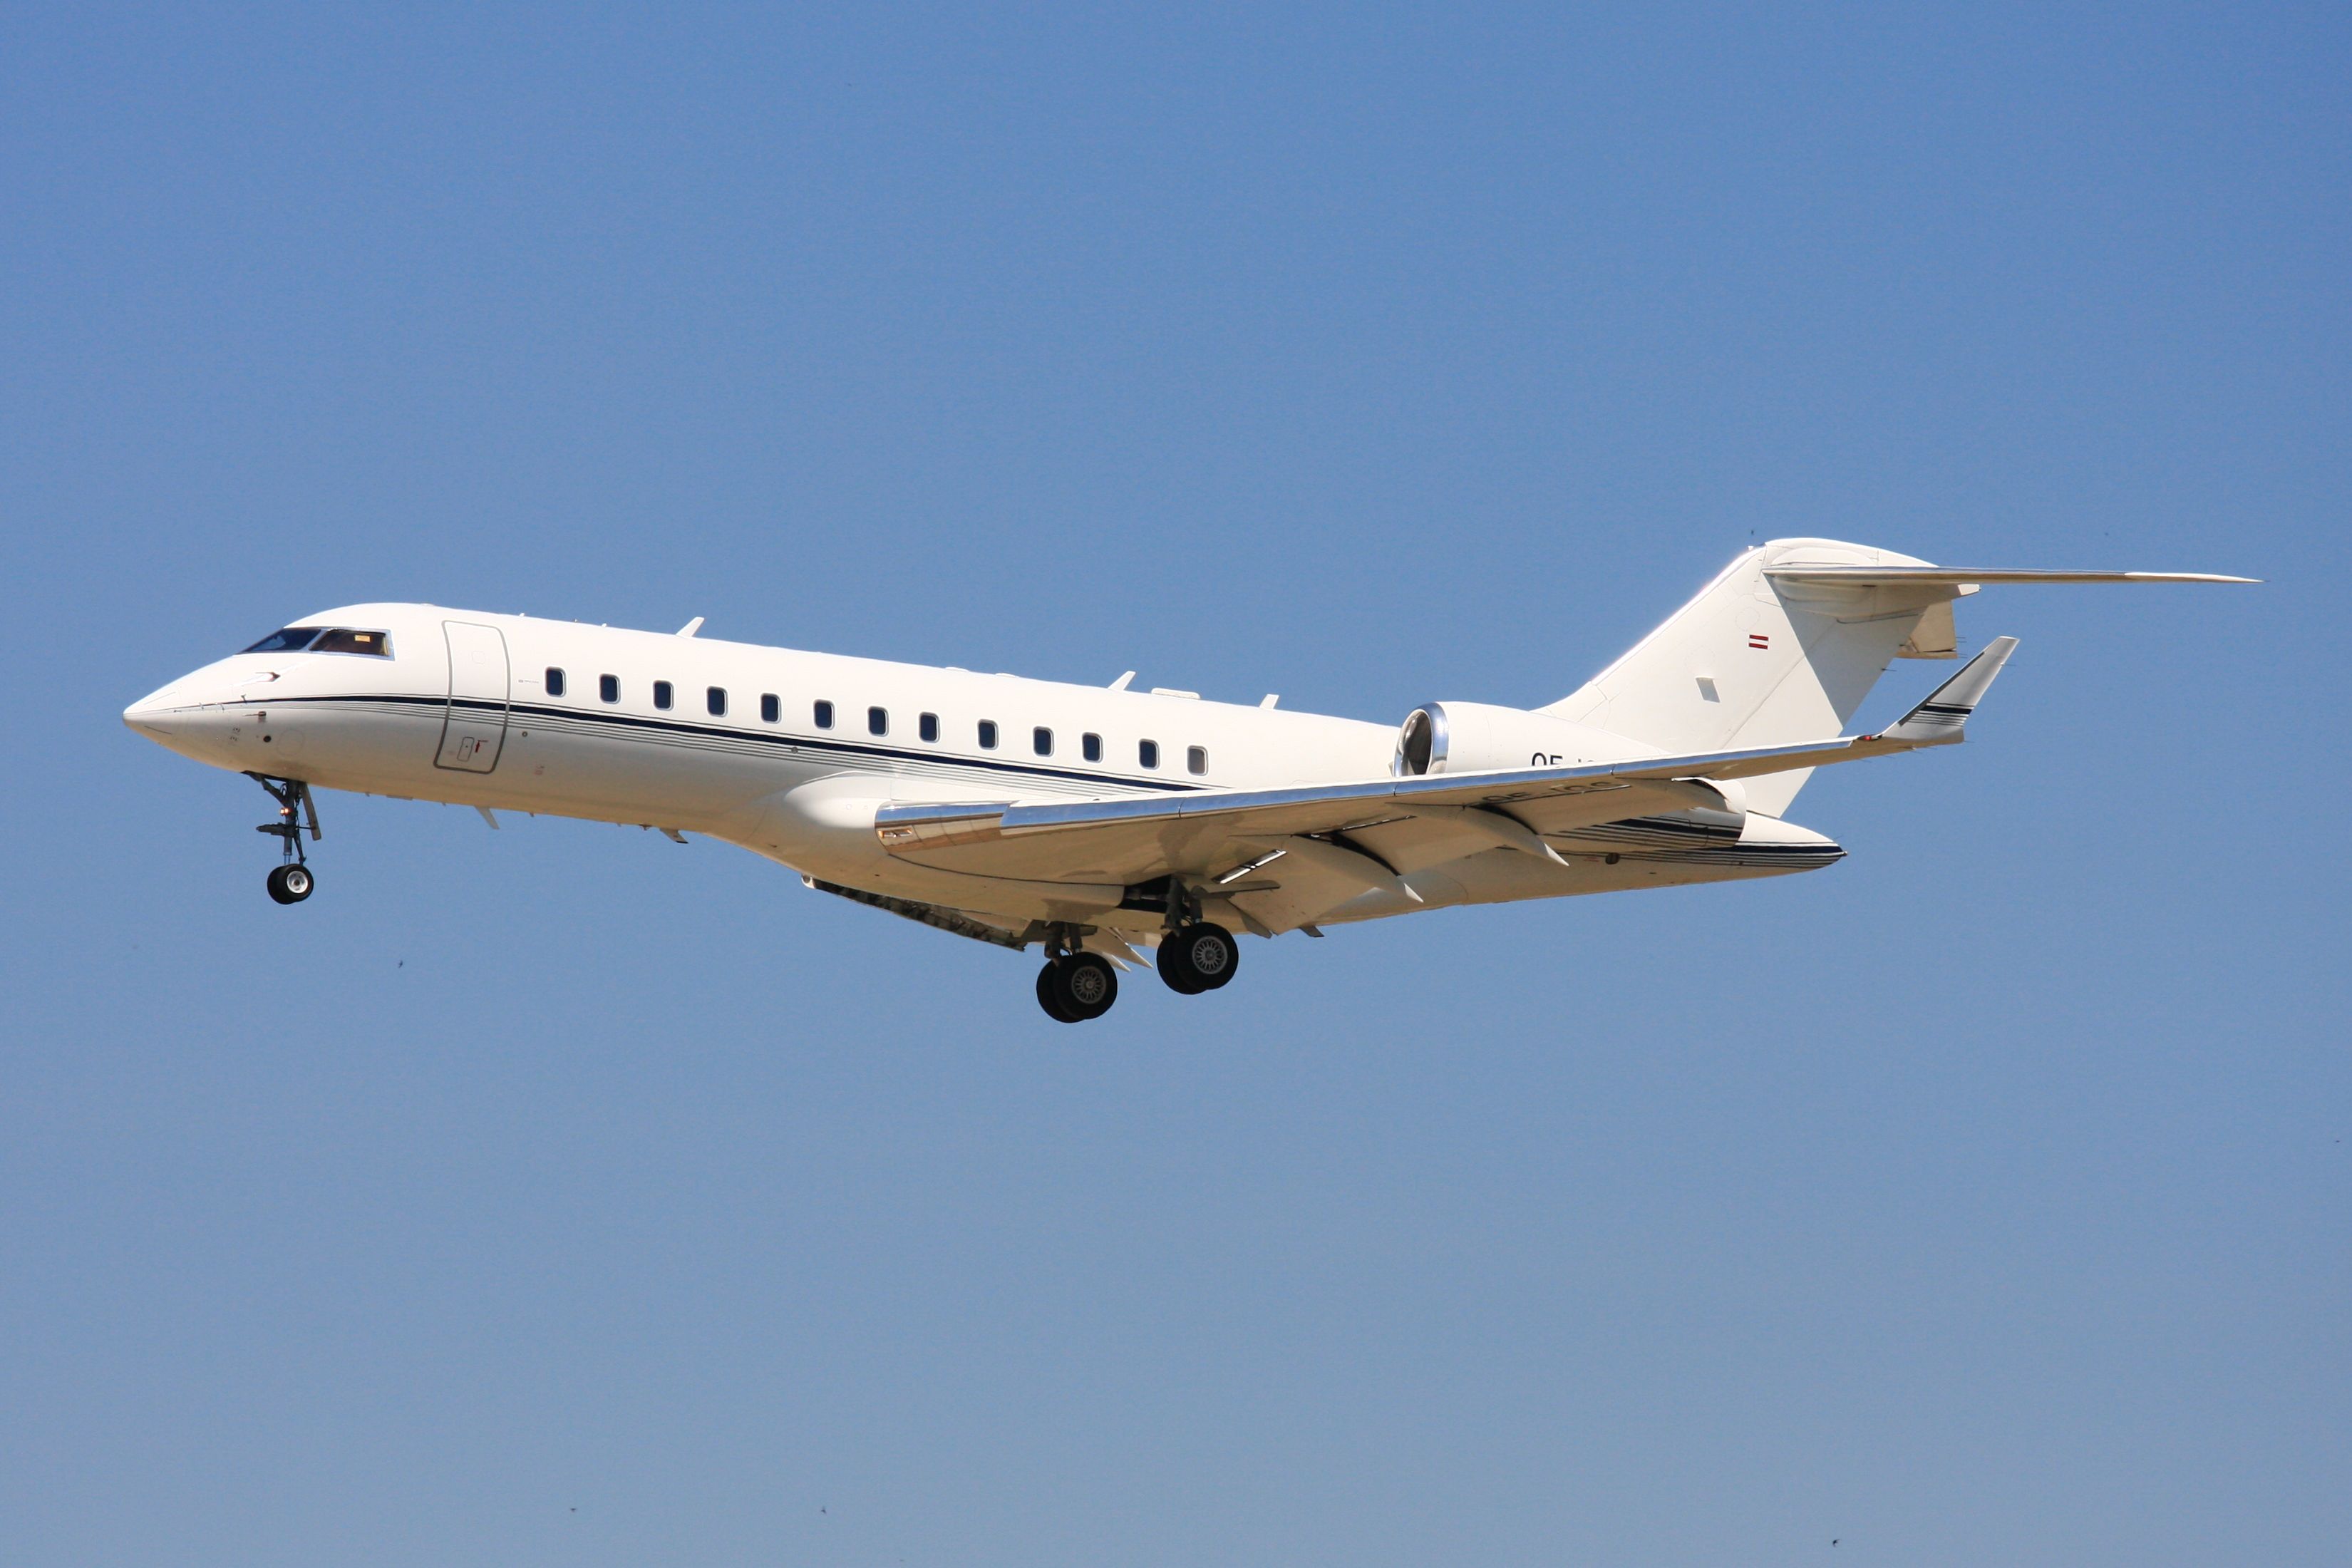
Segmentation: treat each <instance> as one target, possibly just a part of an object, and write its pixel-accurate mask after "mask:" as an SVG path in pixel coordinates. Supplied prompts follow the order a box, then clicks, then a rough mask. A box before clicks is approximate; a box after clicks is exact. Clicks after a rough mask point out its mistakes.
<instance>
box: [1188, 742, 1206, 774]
mask: <svg viewBox="0 0 2352 1568" xmlns="http://www.w3.org/2000/svg"><path fill="white" fill-rule="evenodd" d="M1184 771H1185V772H1186V773H1207V772H1208V771H1209V748H1208V747H1206V746H1187V747H1185V748H1184Z"/></svg>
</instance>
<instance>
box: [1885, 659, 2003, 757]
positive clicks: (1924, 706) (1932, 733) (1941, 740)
mask: <svg viewBox="0 0 2352 1568" xmlns="http://www.w3.org/2000/svg"><path fill="white" fill-rule="evenodd" d="M2016 651H2017V639H2016V638H2015V637H1995V638H1993V639H1992V641H1990V642H1989V643H1987V644H1985V647H1984V651H1983V652H1982V653H1979V654H1978V655H1977V656H1976V658H1972V659H1970V660H1969V662H1968V663H1966V664H1964V665H1962V666H1961V667H1960V668H1959V669H1958V672H1956V673H1955V674H1954V675H1953V677H1952V679H1949V680H1947V681H1946V682H1944V684H1943V685H1941V686H1938V687H1937V688H1936V689H1935V690H1933V691H1930V692H1929V693H1927V697H1926V698H1925V699H1923V700H1921V701H1920V703H1919V705H1918V706H1917V707H1916V708H1914V709H1912V710H1911V711H1910V712H1908V713H1906V714H1905V715H1903V717H1902V718H1901V719H1900V720H1899V721H1896V722H1895V724H1894V725H1893V726H1892V727H1891V728H1889V729H1887V730H1886V731H1884V732H1882V733H1881V734H1880V735H1879V736H1878V737H1877V738H1878V739H1879V740H1882V741H1907V742H1910V743H1911V744H1912V745H1915V746H1942V745H1949V744H1951V743H1952V742H1955V741H1959V740H1962V739H1964V738H1965V737H1964V736H1963V734H1962V732H1961V731H1963V729H1964V728H1965V727H1966V726H1967V724H1968V721H1969V714H1971V713H1973V712H1975V711H1976V708H1977V704H1978V703H1979V702H1981V701H1982V700H1984V694H1985V691H1986V689H1987V688H1989V687H1990V686H1991V685H1992V678H1993V677H1994V676H1996V675H1999V674H2000V667H2001V666H2002V665H2004V664H2007V663H2008V662H2009V656H2010V655H2011V654H2012V653H2015V652H2016Z"/></svg>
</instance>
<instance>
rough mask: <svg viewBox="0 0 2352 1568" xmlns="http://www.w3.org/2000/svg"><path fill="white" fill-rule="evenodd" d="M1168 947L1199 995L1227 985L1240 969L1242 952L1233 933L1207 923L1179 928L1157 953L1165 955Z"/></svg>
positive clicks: (1162, 943) (1202, 922)
mask: <svg viewBox="0 0 2352 1568" xmlns="http://www.w3.org/2000/svg"><path fill="white" fill-rule="evenodd" d="M1171 945H1172V946H1173V947H1174V948H1175V950H1176V953H1175V958H1176V963H1177V964H1178V966H1179V967H1181V969H1182V970H1183V971H1184V973H1185V974H1186V976H1187V977H1188V978H1190V979H1191V981H1192V984H1194V985H1195V986H1197V987H1199V988H1200V989H1201V990H1202V991H1214V990H1216V989H1217V988H1218V987H1219V986H1221V985H1224V984H1229V983H1230V982H1231V981H1232V980H1233V977H1234V970H1236V969H1238V968H1240V967H1241V962H1242V950H1241V948H1240V946H1239V945H1238V944H1236V943H1235V942H1234V933H1233V932H1231V931H1227V930H1226V929H1225V928H1224V927H1223V926H1221V925H1216V924H1214V923H1213V922H1211V921H1200V922H1198V923H1197V924H1194V925H1188V926H1183V927H1180V928H1179V929H1178V930H1177V931H1175V932H1174V933H1173V934H1171V936H1169V937H1168V938H1167V939H1166V940H1164V941H1163V942H1160V952H1162V953H1166V952H1168V950H1169V948H1170V947H1171ZM1163 962H1164V960H1163Z"/></svg>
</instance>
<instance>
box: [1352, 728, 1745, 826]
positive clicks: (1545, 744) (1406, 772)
mask: <svg viewBox="0 0 2352 1568" xmlns="http://www.w3.org/2000/svg"><path fill="white" fill-rule="evenodd" d="M1663 755H1664V752H1660V751H1659V750H1658V749H1657V748H1656V747H1655V746H1645V745H1643V744H1642V742H1639V741H1633V740H1629V739H1627V738H1626V737H1625V736H1623V735H1620V734H1617V733H1615V732H1613V731H1608V730H1596V729H1594V728H1592V726H1591V725H1589V724H1578V723H1574V722H1572V721H1569V720H1566V719H1555V718H1553V717H1552V716H1551V715H1550V714H1549V713H1531V712H1528V710H1526V709H1523V708H1500V707H1496V705H1494V704H1493V703H1489V702H1426V703H1423V705H1422V706H1420V707H1418V708H1416V709H1414V710H1412V712H1411V713H1409V714H1407V715H1406V716H1405V721H1404V723H1403V725H1402V727H1401V728H1400V729H1399V730H1398V731H1397V749H1396V756H1395V758H1394V759H1393V760H1392V761H1391V763H1390V764H1389V771H1390V772H1391V773H1394V774H1396V775H1397V776H1398V777H1400V778H1406V777H1414V776H1418V775H1423V774H1429V773H1516V772H1518V771H1519V770H1521V769H1524V768H1576V767H1589V766H1591V765H1593V764H1595V763H1625V762H1640V761H1642V760H1643V759H1644V758H1648V757H1656V756H1663ZM1647 787H1648V788H1649V789H1650V790H1652V791H1653V792H1655V793H1660V794H1664V795H1666V796H1668V798H1669V800H1672V801H1676V802H1678V803H1679V804H1680V805H1681V808H1682V809H1684V810H1685V811H1692V812H1696V813H1701V814H1705V815H1706V816H1711V817H1717V818H1718V819H1725V820H1728V821H1729V822H1731V823H1733V824H1734V825H1736V824H1737V823H1738V821H1739V820H1740V819H1741V818H1743V817H1744V816H1746V814H1747V810H1748V792H1747V790H1746V789H1745V788H1743V787H1742V786H1741V785H1740V783H1739V781H1738V780H1737V779H1673V780H1658V781H1654V783H1652V784H1650V785H1648V786H1647ZM1649 809H1655V807H1651V808H1649ZM1669 809H1671V806H1670V807H1669Z"/></svg>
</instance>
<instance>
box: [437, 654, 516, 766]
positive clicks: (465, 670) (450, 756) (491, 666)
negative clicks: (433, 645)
mask: <svg viewBox="0 0 2352 1568" xmlns="http://www.w3.org/2000/svg"><path fill="white" fill-rule="evenodd" d="M441 629H442V631H443V633H444V634H445V635H446V637H448V639H449V710H448V714H447V716H446V718H444V719H443V721H442V722H441V754H440V755H439V756H437V757H436V758H435V759H434V765H435V766H436V767H444V768H457V769H460V770H462V771H464V772H466V773H488V772H489V771H490V770H491V769H492V768H495V767H497V766H498V765H499V750H500V749H501V748H502V747H504V746H505V744H506V739H507V700H508V698H507V639H506V638H505V637H503V636H501V635H500V634H499V628H498V627H496V626H475V625H473V624H472V623H470V622H467V621H444V622H442V623H441Z"/></svg>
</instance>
